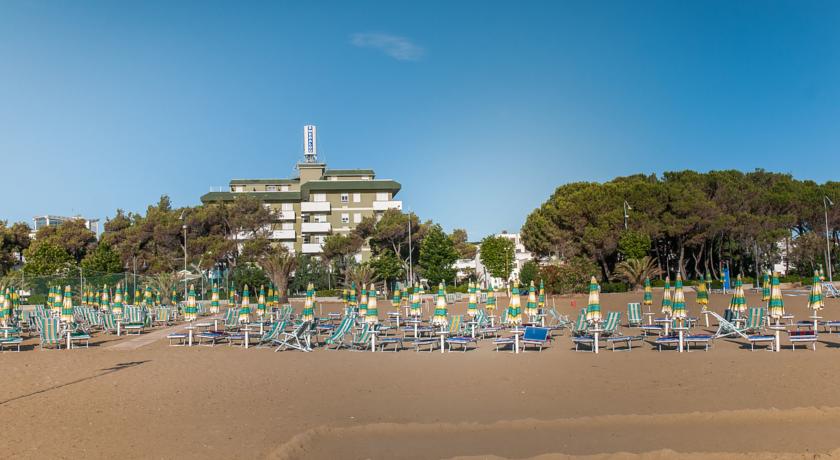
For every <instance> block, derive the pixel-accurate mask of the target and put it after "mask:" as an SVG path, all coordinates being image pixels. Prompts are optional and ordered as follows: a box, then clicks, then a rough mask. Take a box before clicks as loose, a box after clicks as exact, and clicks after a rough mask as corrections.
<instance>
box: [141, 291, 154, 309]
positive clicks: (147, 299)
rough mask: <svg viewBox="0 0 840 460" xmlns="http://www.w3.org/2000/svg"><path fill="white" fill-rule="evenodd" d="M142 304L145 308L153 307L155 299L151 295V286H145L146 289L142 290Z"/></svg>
mask: <svg viewBox="0 0 840 460" xmlns="http://www.w3.org/2000/svg"><path fill="white" fill-rule="evenodd" d="M143 305H145V306H146V308H154V306H155V299H154V297H152V287H151V286H146V290H145V291H144V292H143Z"/></svg>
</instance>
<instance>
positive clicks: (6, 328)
mask: <svg viewBox="0 0 840 460" xmlns="http://www.w3.org/2000/svg"><path fill="white" fill-rule="evenodd" d="M13 330H15V328H13V327H12V326H2V327H0V331H3V338H4V339H8V338H9V332H10V331H13Z"/></svg>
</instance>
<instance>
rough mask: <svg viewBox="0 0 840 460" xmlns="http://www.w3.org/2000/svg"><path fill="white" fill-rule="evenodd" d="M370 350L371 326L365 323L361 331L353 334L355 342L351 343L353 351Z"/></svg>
mask: <svg viewBox="0 0 840 460" xmlns="http://www.w3.org/2000/svg"><path fill="white" fill-rule="evenodd" d="M368 348H370V324H368V323H363V324H362V327H361V329H359V331H358V332H356V333H355V334H353V341H352V342H350V349H352V350H366V349H368Z"/></svg>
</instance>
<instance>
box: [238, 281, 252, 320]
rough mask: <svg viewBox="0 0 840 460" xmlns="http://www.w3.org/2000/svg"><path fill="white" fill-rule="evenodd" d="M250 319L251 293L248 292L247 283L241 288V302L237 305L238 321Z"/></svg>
mask: <svg viewBox="0 0 840 460" xmlns="http://www.w3.org/2000/svg"><path fill="white" fill-rule="evenodd" d="M250 321H251V295H250V293H249V292H248V285H247V284H246V285H245V288H244V289H243V290H242V303H241V304H240V305H239V322H240V323H247V322H250Z"/></svg>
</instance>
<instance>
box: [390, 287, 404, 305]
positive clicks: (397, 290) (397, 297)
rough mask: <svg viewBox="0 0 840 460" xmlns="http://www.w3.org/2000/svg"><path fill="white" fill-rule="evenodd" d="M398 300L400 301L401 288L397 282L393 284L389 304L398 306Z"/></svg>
mask: <svg viewBox="0 0 840 460" xmlns="http://www.w3.org/2000/svg"><path fill="white" fill-rule="evenodd" d="M400 302H402V289H400V285H399V283H397V284H396V285H395V286H394V295H393V296H392V297H391V306H393V307H394V308H399V307H400Z"/></svg>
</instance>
